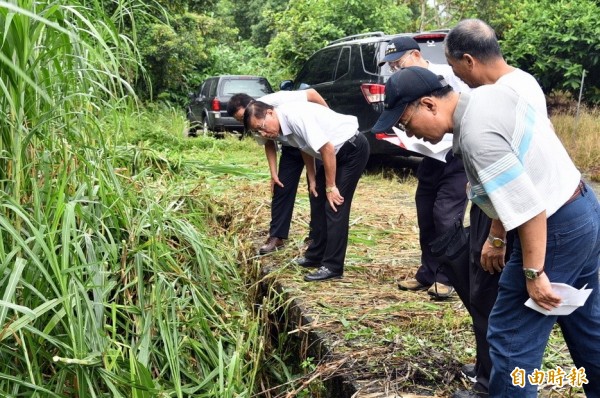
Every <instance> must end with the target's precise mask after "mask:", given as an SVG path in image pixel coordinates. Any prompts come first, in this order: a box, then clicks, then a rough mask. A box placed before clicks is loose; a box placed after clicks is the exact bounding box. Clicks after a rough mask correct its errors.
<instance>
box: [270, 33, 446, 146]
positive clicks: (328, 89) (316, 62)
mask: <svg viewBox="0 0 600 398" xmlns="http://www.w3.org/2000/svg"><path fill="white" fill-rule="evenodd" d="M447 32H448V30H447V29H445V30H435V31H429V32H421V33H402V34H396V35H386V34H385V33H383V32H372V33H363V34H359V35H353V36H348V37H344V38H342V39H339V40H335V41H333V42H331V43H329V44H328V45H327V46H326V47H325V48H323V49H321V50H319V51H317V52H316V53H314V54H313V55H312V56H311V57H310V58H309V59H308V61H306V63H305V64H304V66H303V67H302V69H300V72H298V74H297V76H296V79H295V80H286V81H284V82H282V83H281V86H280V88H281V89H282V90H302V89H306V88H309V87H310V88H314V89H315V90H317V91H318V92H319V94H321V96H322V97H323V98H324V99H325V100H326V101H327V103H328V104H329V106H330V107H331V109H333V110H334V111H336V112H339V113H343V114H347V115H354V116H356V117H357V118H358V123H359V130H360V131H361V132H362V133H365V136H366V137H367V139H368V140H369V144H370V145H371V155H401V156H410V155H414V153H412V152H409V151H407V150H405V149H403V148H401V147H400V146H399V145H398V144H397V143H398V139H397V137H396V135H395V134H394V133H393V132H392V131H389V132H387V133H378V134H373V133H371V131H370V130H371V127H373V125H374V124H375V122H376V121H377V119H378V118H379V115H380V114H381V112H382V111H383V99H384V98H385V95H384V91H385V82H386V81H387V79H388V78H389V77H390V76H391V75H392V71H391V70H390V67H389V66H388V64H387V63H386V64H384V65H383V66H381V67H379V65H378V63H379V60H380V59H383V57H384V55H385V50H386V47H387V44H388V42H389V41H390V40H391V39H393V38H395V37H399V36H410V37H412V38H413V39H415V40H416V41H417V43H419V46H420V47H421V53H422V54H423V57H424V58H425V59H427V60H429V61H431V62H433V63H443V64H445V63H446V57H445V55H444V46H443V42H444V39H445V38H446V34H447Z"/></svg>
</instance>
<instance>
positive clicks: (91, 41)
mask: <svg viewBox="0 0 600 398" xmlns="http://www.w3.org/2000/svg"><path fill="white" fill-rule="evenodd" d="M102 5H103V2H99V1H98V2H96V1H84V2H80V3H77V2H73V1H71V2H66V1H54V2H35V1H31V0H20V1H18V2H17V1H12V2H7V1H0V27H1V28H2V32H3V36H2V39H1V41H0V45H1V47H0V90H1V93H0V113H1V115H0V116H1V120H2V122H1V123H0V358H1V362H0V395H1V396H8V397H73V396H79V397H139V398H143V397H156V396H158V397H160V396H163V397H167V396H168V397H184V396H186V397H187V396H196V397H234V396H235V397H244V396H251V395H252V393H253V392H254V390H255V386H254V382H255V380H256V377H257V372H258V367H259V362H260V358H261V355H262V343H261V341H262V340H261V339H262V334H263V333H264V332H263V330H262V327H261V326H260V325H259V324H258V322H257V321H256V319H257V318H256V317H255V316H254V314H252V313H250V312H249V311H248V310H247V308H248V305H247V304H248V297H247V295H246V293H245V289H244V286H243V279H242V278H241V276H240V274H239V270H238V268H237V266H236V258H235V253H234V252H232V251H231V248H229V249H228V250H229V251H226V250H225V249H224V248H223V246H222V244H221V243H219V242H217V241H216V240H215V239H213V238H211V234H209V233H208V231H207V230H206V228H207V226H206V219H207V217H210V216H211V215H210V201H209V197H208V194H207V193H203V192H202V190H200V191H199V192H198V191H196V194H195V195H191V194H190V192H191V191H190V190H189V187H188V186H187V185H186V184H178V180H179V179H180V178H182V171H183V170H188V168H187V166H186V165H188V164H192V162H189V161H188V160H185V159H178V158H177V156H171V155H169V154H168V153H161V152H159V151H157V150H156V149H155V148H153V147H151V146H149V145H148V143H147V142H146V141H145V140H144V139H143V138H142V139H132V140H125V141H123V140H120V139H119V137H120V136H122V134H123V131H125V130H130V129H132V128H135V127H136V126H132V125H130V124H128V123H129V121H131V120H134V119H133V118H129V117H123V115H125V114H131V113H134V114H135V109H136V108H135V104H134V103H132V99H134V98H135V95H134V93H132V92H131V90H130V83H129V82H130V79H131V77H132V76H133V75H135V73H137V72H136V71H137V70H138V69H139V68H138V65H137V64H136V53H135V48H134V46H133V43H132V41H131V39H130V38H128V37H124V36H122V35H121V34H120V32H119V30H118V26H119V24H122V23H123V18H125V17H126V18H130V22H128V24H131V21H133V19H132V18H133V16H134V15H135V13H136V12H141V11H139V10H143V9H144V7H146V5H145V4H144V2H142V1H139V2H138V1H133V0H132V1H128V2H118V7H116V8H115V9H116V10H117V11H115V12H113V13H111V14H110V15H108V14H106V13H104V12H103V10H104V8H103V7H102ZM115 5H117V3H116V2H115ZM183 174H185V172H184V173H183Z"/></svg>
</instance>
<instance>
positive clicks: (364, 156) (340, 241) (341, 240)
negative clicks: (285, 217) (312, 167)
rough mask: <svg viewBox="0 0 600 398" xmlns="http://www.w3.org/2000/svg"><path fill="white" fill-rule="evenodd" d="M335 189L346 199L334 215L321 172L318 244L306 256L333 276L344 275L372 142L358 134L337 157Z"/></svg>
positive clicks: (316, 221) (316, 224)
mask: <svg viewBox="0 0 600 398" xmlns="http://www.w3.org/2000/svg"><path fill="white" fill-rule="evenodd" d="M335 159H336V175H335V185H336V186H337V188H338V190H339V191H340V195H342V196H343V198H344V203H343V204H342V205H340V206H336V208H337V212H335V211H333V209H332V208H331V206H330V205H329V202H328V201H327V194H326V193H325V169H324V168H323V166H322V165H320V166H319V167H318V169H317V176H316V183H317V193H318V196H317V197H316V198H315V201H316V204H315V205H316V209H317V210H316V211H315V216H314V242H313V243H312V244H311V245H310V246H309V247H308V249H307V250H306V253H305V254H304V256H305V257H306V258H307V259H309V260H313V261H317V262H320V263H321V265H322V266H324V267H327V268H328V269H329V270H330V271H333V272H343V271H344V260H345V259H346V248H347V246H348V230H349V226H348V225H349V222H350V207H351V206H352V198H353V196H354V191H355V190H356V186H357V184H358V180H359V179H360V176H361V175H362V173H363V171H364V169H365V166H366V165H367V161H368V160H369V142H368V141H367V139H366V138H365V136H364V135H362V134H358V135H357V136H356V138H355V139H354V142H352V143H350V142H346V143H345V144H344V146H343V147H342V148H341V149H340V150H339V151H338V153H337V155H336V157H335Z"/></svg>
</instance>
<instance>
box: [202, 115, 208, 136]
mask: <svg viewBox="0 0 600 398" xmlns="http://www.w3.org/2000/svg"><path fill="white" fill-rule="evenodd" d="M209 131H210V128H209V126H208V117H204V120H202V135H203V136H207V135H208V132H209Z"/></svg>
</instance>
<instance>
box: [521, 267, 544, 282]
mask: <svg viewBox="0 0 600 398" xmlns="http://www.w3.org/2000/svg"><path fill="white" fill-rule="evenodd" d="M523 273H524V274H525V278H527V279H529V280H533V279H537V278H539V277H540V275H542V274H543V273H544V267H542V269H540V270H537V269H535V268H523Z"/></svg>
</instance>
